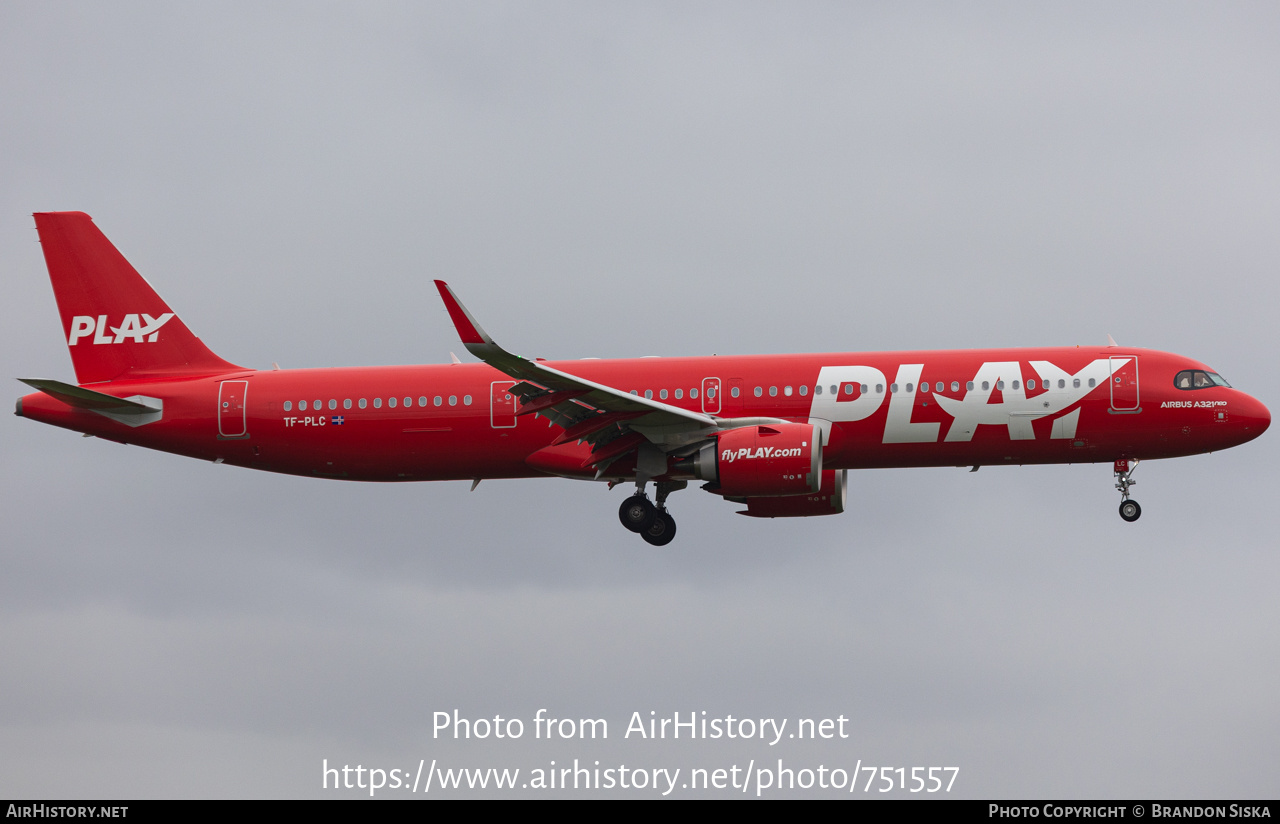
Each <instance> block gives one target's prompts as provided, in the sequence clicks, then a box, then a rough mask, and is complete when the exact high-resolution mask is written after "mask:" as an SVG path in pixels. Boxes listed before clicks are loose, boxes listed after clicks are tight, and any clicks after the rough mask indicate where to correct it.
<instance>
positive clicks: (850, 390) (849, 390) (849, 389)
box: [844, 383, 853, 395]
mask: <svg viewBox="0 0 1280 824" xmlns="http://www.w3.org/2000/svg"><path fill="white" fill-rule="evenodd" d="M844 393H845V394H846V395H852V394H853V384H851V383H846V384H845V385H844Z"/></svg>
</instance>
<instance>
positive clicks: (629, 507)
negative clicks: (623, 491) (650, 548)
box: [618, 495, 658, 532]
mask: <svg viewBox="0 0 1280 824" xmlns="http://www.w3.org/2000/svg"><path fill="white" fill-rule="evenodd" d="M657 513H658V509H657V507H655V506H654V505H653V504H651V503H649V499H648V498H646V497H644V496H643V495H632V496H631V497H630V498H627V499H626V500H625V501H623V502H622V506H620V507H618V520H619V521H621V522H622V525H623V526H625V527H626V528H627V529H629V530H631V531H632V532H644V531H645V530H646V529H648V528H649V525H650V524H652V523H653V518H654V516H655V515H657Z"/></svg>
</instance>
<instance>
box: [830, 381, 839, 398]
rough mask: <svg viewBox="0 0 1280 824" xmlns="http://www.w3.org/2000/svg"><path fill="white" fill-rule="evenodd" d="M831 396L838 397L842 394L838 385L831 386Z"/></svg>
mask: <svg viewBox="0 0 1280 824" xmlns="http://www.w3.org/2000/svg"><path fill="white" fill-rule="evenodd" d="M831 394H832V395H838V394H840V387H839V386H837V385H836V384H834V383H833V384H831Z"/></svg>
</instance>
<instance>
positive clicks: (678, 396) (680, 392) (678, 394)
mask: <svg viewBox="0 0 1280 824" xmlns="http://www.w3.org/2000/svg"><path fill="white" fill-rule="evenodd" d="M733 391H734V392H735V393H736V392H737V391H738V390H737V388H736V387H735V388H734V390H733ZM683 397H684V390H683V389H677V390H676V400H680V399H681V398H683ZM734 397H735V398H736V397H738V396H737V394H734Z"/></svg>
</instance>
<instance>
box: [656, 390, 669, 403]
mask: <svg viewBox="0 0 1280 824" xmlns="http://www.w3.org/2000/svg"><path fill="white" fill-rule="evenodd" d="M658 397H659V398H660V399H661V400H664V401H665V400H666V399H667V390H665V389H663V390H661V391H659V392H658Z"/></svg>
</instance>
